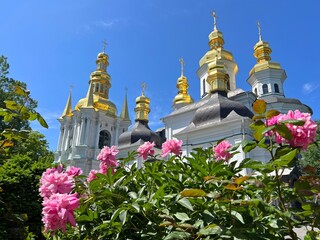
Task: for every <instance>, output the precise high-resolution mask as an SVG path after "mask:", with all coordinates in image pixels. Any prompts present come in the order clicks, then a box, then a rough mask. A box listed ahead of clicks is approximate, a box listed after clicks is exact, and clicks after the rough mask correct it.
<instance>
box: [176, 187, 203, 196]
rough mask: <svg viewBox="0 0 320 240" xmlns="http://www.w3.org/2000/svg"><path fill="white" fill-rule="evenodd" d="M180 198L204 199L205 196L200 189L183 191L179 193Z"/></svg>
mask: <svg viewBox="0 0 320 240" xmlns="http://www.w3.org/2000/svg"><path fill="white" fill-rule="evenodd" d="M180 194H181V196H182V197H205V196H206V195H207V194H206V192H205V191H203V190H201V189H193V188H191V189H184V190H183V191H182V192H181V193H180Z"/></svg>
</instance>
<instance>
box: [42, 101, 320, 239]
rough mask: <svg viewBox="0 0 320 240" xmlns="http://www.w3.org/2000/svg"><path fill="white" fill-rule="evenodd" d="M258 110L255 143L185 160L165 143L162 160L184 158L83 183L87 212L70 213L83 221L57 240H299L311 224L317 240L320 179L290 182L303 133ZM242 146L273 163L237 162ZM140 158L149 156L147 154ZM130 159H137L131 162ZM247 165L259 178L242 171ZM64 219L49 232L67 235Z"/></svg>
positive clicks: (173, 143)
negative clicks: (276, 136) (277, 137)
mask: <svg viewBox="0 0 320 240" xmlns="http://www.w3.org/2000/svg"><path fill="white" fill-rule="evenodd" d="M253 109H254V110H255V112H256V113H257V114H258V115H257V116H255V117H254V119H253V122H252V124H251V127H252V129H253V131H254V138H255V139H252V140H243V142H242V143H240V144H237V145H234V146H231V144H230V143H228V142H227V141H222V142H220V143H219V144H218V145H217V146H216V147H215V148H214V149H213V148H209V149H206V150H204V149H201V148H198V149H194V151H192V152H191V153H190V154H191V156H189V157H181V156H180V155H181V146H182V141H178V140H169V141H167V143H166V144H164V145H163V154H162V155H163V156H166V155H167V154H169V153H174V154H176V155H178V156H172V157H171V158H169V159H168V160H166V161H163V160H162V161H161V160H160V159H159V161H154V162H144V167H143V168H140V169H137V168H136V165H135V164H133V165H132V166H131V168H130V169H129V171H128V170H127V169H124V168H123V167H121V166H117V167H115V166H113V168H112V169H110V168H109V169H108V170H107V171H106V173H105V174H99V173H97V172H95V175H94V177H93V178H92V177H91V181H88V182H89V183H88V184H86V183H85V184H81V183H77V184H76V187H77V192H78V193H79V196H82V198H80V199H79V206H80V207H79V208H77V209H75V208H69V209H70V213H71V216H70V215H69V216H70V217H72V216H73V215H72V212H73V210H74V209H75V214H74V216H75V220H76V223H77V224H76V225H75V224H74V222H73V223H72V222H71V221H69V222H70V225H67V228H66V231H65V232H64V233H62V232H59V231H56V236H61V237H62V238H64V239H279V240H280V239H288V238H290V239H298V237H297V235H296V233H295V230H294V229H295V227H302V226H305V225H308V226H309V230H308V232H307V233H306V238H305V239H316V236H317V234H318V233H317V231H316V228H319V227H320V214H319V213H320V207H319V205H318V201H317V198H316V199H314V196H315V194H316V196H318V195H319V194H320V184H319V182H320V177H318V176H314V175H313V173H312V171H311V170H312V169H310V168H308V169H306V172H309V173H310V175H306V176H302V177H297V178H296V181H295V182H293V181H291V182H289V183H290V184H288V183H286V182H284V181H283V179H282V174H283V172H284V170H285V169H287V168H292V167H294V166H295V165H296V163H297V162H298V161H299V159H298V158H297V156H298V153H299V151H300V150H301V149H302V148H304V145H291V143H290V141H292V140H293V138H294V137H295V136H297V137H299V136H298V135H295V134H292V135H293V136H292V138H291V139H290V137H291V135H290V133H291V131H290V126H287V124H289V122H274V124H273V125H272V126H269V125H267V124H268V123H267V124H266V121H268V120H269V119H272V118H273V117H275V116H277V115H279V113H278V112H276V111H268V112H266V110H265V109H266V107H265V103H264V102H263V101H261V100H258V101H257V102H255V104H254V106H253ZM305 120H306V121H305ZM305 120H304V121H305V122H301V119H293V120H292V119H290V124H292V125H293V126H302V127H303V126H304V125H305V124H307V126H308V124H309V123H308V119H305ZM285 121H289V120H285ZM270 131H272V132H273V133H274V134H279V135H280V136H281V137H283V138H284V139H286V141H282V142H281V144H277V143H275V142H274V141H273V140H274V134H267V135H266V133H269V132H270ZM288 139H290V140H289V141H287V140H288ZM239 148H240V149H242V151H243V152H244V153H248V152H250V151H251V150H252V149H254V148H262V149H263V150H264V151H266V152H269V154H270V161H269V162H267V163H262V162H259V161H256V160H252V159H249V158H247V159H244V160H243V161H242V162H236V161H233V160H232V156H233V155H234V154H236V152H235V151H234V150H235V149H239ZM111 149H112V147H111ZM109 150H110V149H109ZM109 150H108V152H111V151H109ZM213 150H214V152H215V153H214V152H213ZM139 154H141V156H143V154H142V151H141V152H139ZM111 155H112V154H111ZM108 156H110V154H109V153H108ZM112 156H115V155H112ZM212 156H214V157H213V158H212ZM131 157H132V154H130V155H129V157H128V158H130V159H131ZM99 158H100V157H99ZM222 159H223V160H228V161H221V160H222ZM112 162H116V161H115V160H112ZM248 168H250V169H252V171H253V173H254V174H252V175H241V174H240V173H243V172H246V171H245V169H248ZM112 170H114V172H112ZM270 173H272V174H270ZM60 195H61V194H60ZM60 195H59V196H60ZM74 206H76V204H75V205H74ZM66 209H67V208H66ZM57 216H58V217H59V218H60V216H64V217H65V215H64V214H61V213H60V212H59V210H57V208H55V209H54V210H53V212H52V218H53V219H58V217H57ZM60 219H61V218H60ZM63 219H67V218H63ZM71 219H72V218H71ZM61 221H62V225H59V223H55V222H53V223H52V226H51V225H50V226H49V225H48V227H47V226H46V229H47V228H48V229H50V230H53V231H54V230H57V229H61V230H62V231H64V228H63V227H64V226H65V224H64V223H65V222H64V221H65V220H61ZM72 226H73V227H72Z"/></svg>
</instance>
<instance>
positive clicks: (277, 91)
mask: <svg viewBox="0 0 320 240" xmlns="http://www.w3.org/2000/svg"><path fill="white" fill-rule="evenodd" d="M274 92H276V93H279V92H280V91H279V85H278V84H276V83H275V84H274Z"/></svg>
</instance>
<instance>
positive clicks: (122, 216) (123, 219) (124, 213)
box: [119, 210, 128, 225]
mask: <svg viewBox="0 0 320 240" xmlns="http://www.w3.org/2000/svg"><path fill="white" fill-rule="evenodd" d="M127 213H128V210H122V211H121V212H120V214H119V219H120V221H121V224H122V225H124V224H125V223H126V221H127Z"/></svg>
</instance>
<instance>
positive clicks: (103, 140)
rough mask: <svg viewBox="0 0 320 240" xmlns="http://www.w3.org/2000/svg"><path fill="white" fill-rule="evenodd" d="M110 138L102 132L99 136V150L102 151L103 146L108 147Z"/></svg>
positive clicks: (105, 132)
mask: <svg viewBox="0 0 320 240" xmlns="http://www.w3.org/2000/svg"><path fill="white" fill-rule="evenodd" d="M110 145H111V136H110V133H109V132H108V131H107V130H102V131H101V132H100V134H99V148H100V149H102V148H103V147H104V146H108V147H110Z"/></svg>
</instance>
